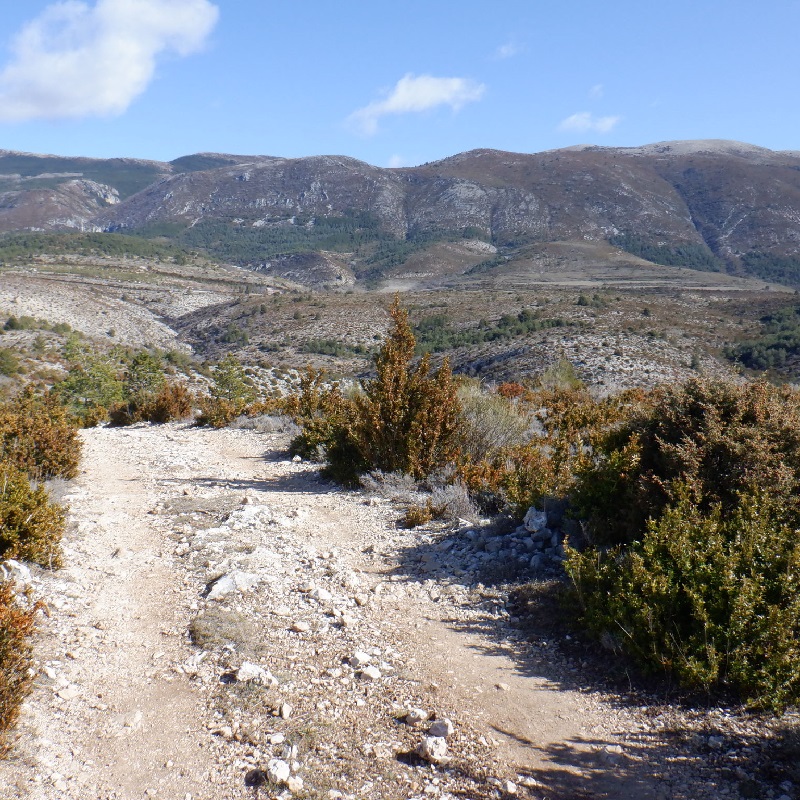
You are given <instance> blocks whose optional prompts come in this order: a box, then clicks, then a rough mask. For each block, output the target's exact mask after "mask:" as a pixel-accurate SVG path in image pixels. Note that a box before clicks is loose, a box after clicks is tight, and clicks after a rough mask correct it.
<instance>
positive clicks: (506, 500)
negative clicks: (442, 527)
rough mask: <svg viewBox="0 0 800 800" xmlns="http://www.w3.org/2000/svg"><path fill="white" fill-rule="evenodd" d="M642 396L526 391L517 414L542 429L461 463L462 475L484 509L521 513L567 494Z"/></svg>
mask: <svg viewBox="0 0 800 800" xmlns="http://www.w3.org/2000/svg"><path fill="white" fill-rule="evenodd" d="M643 398H644V395H643V393H642V392H639V391H630V392H625V393H622V394H620V395H617V396H615V397H610V398H605V399H603V400H595V399H594V398H593V397H592V396H591V395H590V394H589V393H588V392H587V391H586V390H585V389H582V388H574V387H573V388H561V387H556V388H553V389H549V390H545V389H540V390H538V391H535V392H527V393H526V395H525V396H524V397H523V398H521V400H520V401H518V402H519V403H520V405H519V406H517V409H518V410H517V413H518V414H522V413H523V411H524V413H526V414H527V415H528V417H529V418H530V419H531V420H532V421H533V422H534V423H535V424H536V426H538V430H535V431H534V433H533V435H532V437H531V438H530V439H529V440H528V441H527V442H524V443H521V444H506V445H503V446H500V447H497V448H496V449H490V450H488V451H487V455H486V456H485V457H484V458H483V459H481V460H479V461H474V462H467V463H464V464H462V466H461V468H460V473H461V476H462V478H463V479H464V481H465V482H466V484H467V486H468V487H469V489H470V492H471V493H472V495H473V496H474V497H475V498H476V499H477V500H478V501H479V502H480V504H481V505H482V506H483V507H484V508H486V509H487V510H490V511H500V510H503V509H508V510H509V511H510V512H511V513H512V514H513V515H515V516H518V517H519V516H522V515H523V514H524V513H525V511H527V509H528V508H530V507H531V506H532V505H538V504H540V503H541V502H542V501H543V500H544V499H545V498H547V497H562V498H563V497H567V496H568V495H570V494H571V493H572V492H573V489H574V487H575V481H576V474H577V473H579V472H581V470H583V469H585V465H586V464H590V463H592V453H593V451H594V448H595V447H596V445H597V442H598V441H600V440H602V439H603V437H604V436H605V435H606V433H607V431H608V430H609V429H614V427H615V426H616V425H617V424H618V423H619V421H620V420H621V419H624V418H626V417H627V416H628V415H629V414H630V413H631V409H632V408H635V407H637V406H638V405H639V404H640V403H642V402H643ZM525 409H526V410H525Z"/></svg>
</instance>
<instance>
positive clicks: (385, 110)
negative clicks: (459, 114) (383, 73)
mask: <svg viewBox="0 0 800 800" xmlns="http://www.w3.org/2000/svg"><path fill="white" fill-rule="evenodd" d="M485 91H486V87H485V86H484V85H483V84H482V83H477V82H476V81H472V80H469V79H468V78H434V77H433V76H432V75H418V76H415V75H412V74H410V73H409V74H408V75H405V76H404V77H402V78H400V80H399V81H398V82H397V84H396V85H395V87H394V89H392V90H391V92H389V93H388V95H387V97H386V98H385V99H384V100H376V101H375V102H374V103H370V104H369V105H368V106H364V108H359V109H358V110H357V111H354V112H353V113H352V114H351V115H350V116H349V117H348V122H350V124H351V125H353V126H354V127H355V128H356V130H358V131H360V132H361V133H363V134H365V135H367V136H371V135H373V134H375V133H377V131H378V120H380V118H381V117H383V116H386V115H387V114H408V113H416V112H420V111H428V110H429V109H431V108H436V107H438V106H450V108H452V109H453V111H458V110H459V109H461V108H462V107H463V106H465V105H466V104H467V103H474V102H475V101H476V100H480V99H481V97H483V95H484V92H485Z"/></svg>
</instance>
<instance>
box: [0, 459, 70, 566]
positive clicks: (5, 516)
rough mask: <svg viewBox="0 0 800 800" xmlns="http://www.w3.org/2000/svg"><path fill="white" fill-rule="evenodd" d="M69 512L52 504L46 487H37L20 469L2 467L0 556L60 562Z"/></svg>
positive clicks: (49, 564) (45, 564)
mask: <svg viewBox="0 0 800 800" xmlns="http://www.w3.org/2000/svg"><path fill="white" fill-rule="evenodd" d="M65 520H66V514H65V512H64V509H63V508H62V507H61V506H58V505H55V504H53V503H50V501H49V497H48V494H47V491H46V490H45V488H44V486H41V485H40V486H37V487H34V486H32V485H31V483H30V482H29V481H28V478H27V476H26V475H25V473H24V472H22V471H21V470H18V469H15V468H14V467H11V466H8V465H2V466H0V559H7V558H15V559H19V560H21V561H33V562H35V563H37V564H40V565H41V566H43V567H51V568H56V567H59V566H60V564H61V555H60V542H61V537H62V535H63V533H64V526H65Z"/></svg>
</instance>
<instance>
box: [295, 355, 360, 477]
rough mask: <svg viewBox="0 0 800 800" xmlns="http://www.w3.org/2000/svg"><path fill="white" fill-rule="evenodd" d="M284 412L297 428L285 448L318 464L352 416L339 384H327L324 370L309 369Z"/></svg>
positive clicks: (352, 412)
mask: <svg viewBox="0 0 800 800" xmlns="http://www.w3.org/2000/svg"><path fill="white" fill-rule="evenodd" d="M285 409H286V413H287V414H288V415H289V416H290V417H291V418H292V420H293V421H294V422H295V424H296V425H298V426H300V433H299V434H298V435H297V436H296V437H295V438H294V439H293V440H292V443H291V445H290V447H289V450H290V452H291V454H292V455H299V456H301V457H302V458H307V459H310V460H318V461H321V460H324V458H325V455H326V451H327V450H328V449H330V448H332V447H335V445H336V442H337V440H338V439H339V438H341V437H342V435H343V434H342V431H346V430H347V429H348V428H349V426H350V424H351V421H352V419H353V418H354V416H355V408H354V406H353V403H352V402H351V401H350V400H349V399H347V398H345V396H344V395H343V394H342V391H341V387H340V386H339V384H338V383H335V382H334V383H329V382H328V381H327V380H326V376H325V372H324V371H322V370H314V369H312V368H311V367H308V368H307V369H306V371H305V374H304V375H303V376H302V377H301V378H300V391H299V392H298V393H296V394H293V395H292V396H291V397H289V398H287V400H286V403H285ZM359 463H360V460H359Z"/></svg>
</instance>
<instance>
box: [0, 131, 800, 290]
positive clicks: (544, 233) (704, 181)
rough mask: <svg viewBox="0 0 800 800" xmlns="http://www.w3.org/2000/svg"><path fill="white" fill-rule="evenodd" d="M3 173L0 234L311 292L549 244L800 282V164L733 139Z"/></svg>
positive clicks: (5, 168) (76, 165)
mask: <svg viewBox="0 0 800 800" xmlns="http://www.w3.org/2000/svg"><path fill="white" fill-rule="evenodd" d="M0 173H2V174H0V230H6V231H9V230H31V229H37V230H64V229H78V230H83V229H90V230H102V231H117V232H125V233H136V234H139V235H145V236H150V237H155V236H160V237H167V238H169V239H171V240H172V241H174V242H177V243H179V244H182V245H184V246H186V247H189V248H196V249H200V250H205V251H207V252H210V253H211V254H212V255H214V256H216V257H217V258H220V259H223V260H226V261H229V262H231V263H238V264H246V265H248V266H254V267H257V268H260V269H264V270H267V271H271V272H272V273H273V274H276V275H282V276H285V277H291V278H292V279H294V280H296V279H297V278H298V277H299V278H300V282H304V277H307V280H305V282H307V283H310V284H315V285H316V284H320V283H326V282H327V283H333V284H336V283H340V284H341V283H349V282H352V281H353V280H357V279H359V280H375V279H386V278H387V277H389V276H391V274H392V270H393V269H395V268H396V267H397V266H398V265H403V264H405V263H407V262H408V261H409V260H410V259H412V258H413V257H416V258H417V260H418V261H421V262H422V263H421V265H420V267H419V269H420V270H421V271H422V272H425V271H426V270H427V271H428V272H431V273H433V274H434V275H439V274H441V273H442V272H443V271H444V272H449V273H453V272H455V273H456V274H461V275H463V274H467V273H469V272H470V271H471V270H475V269H476V268H477V269H481V270H492V269H497V268H500V269H501V270H502V268H503V267H504V266H506V265H507V264H508V263H509V262H515V261H520V260H522V261H525V260H526V259H527V260H528V261H533V262H537V263H538V261H539V260H541V254H540V253H539V252H538V251H537V248H541V247H542V246H543V245H545V244H547V243H554V242H560V243H564V242H565V243H571V244H572V245H573V246H574V247H573V250H574V252H579V251H578V250H577V249H576V248H578V246H579V245H580V246H581V247H584V248H585V246H586V245H587V244H590V245H597V249H596V250H593V251H591V254H590V255H588V256H582V258H584V260H587V262H589V261H592V260H595V261H598V260H599V261H603V260H605V259H607V257H608V256H607V252H608V250H609V248H608V245H609V244H610V245H612V247H611V248H610V249H611V250H612V251H613V252H616V253H619V251H620V250H622V251H625V252H626V253H628V254H630V255H631V256H632V257H639V258H642V259H644V260H646V261H649V262H654V263H659V264H664V265H670V266H685V267H691V268H695V269H702V270H711V271H723V272H724V271H727V272H733V273H736V274H743V275H753V276H757V277H762V278H766V279H770V280H777V281H780V282H783V283H789V284H798V283H800V156H798V154H797V153H796V152H774V151H771V150H767V149H765V148H760V147H755V146H753V145H747V144H742V143H737V142H725V141H715V140H710V141H697V142H665V143H660V144H654V145H647V146H644V147H635V148H604V147H594V146H588V145H587V146H578V147H571V148H566V149H562V150H553V151H548V152H544V153H536V154H522V153H506V152H501V151H497V150H474V151H471V152H468V153H462V154H459V155H456V156H452V157H450V158H446V159H444V160H442V161H438V162H434V163H430V164H425V165H422V166H419V167H413V168H404V169H381V168H378V167H374V166H370V165H369V164H365V163H363V162H361V161H358V160H356V159H353V158H348V157H344V156H316V157H311V158H299V159H285V158H274V157H266V156H235V155H222V154H199V155H195V156H187V157H184V158H180V159H176V160H175V161H173V162H171V163H169V164H160V163H154V162H143V161H133V160H126V159H117V160H109V161H92V160H89V159H60V158H56V157H38V156H27V155H21V154H15V153H8V152H5V151H0ZM442 242H451V243H453V244H454V245H455V246H457V247H462V251H459V253H458V254H457V257H455V258H454V259H452V258H451V259H450V262H452V263H450V262H448V259H446V258H445V259H443V258H442V257H441V254H440V253H437V252H434V247H435V246H437V245H440V244H441V243H442ZM475 242H482V243H484V249H481V248H476V247H474V244H473V243H475ZM465 243H466V244H472V249H469V248H466V249H463V245H464V244H465ZM604 253H606V255H604ZM309 254H314V256H315V257H314V258H313V259H310V260H309V259H308V255H309ZM298 255H301V256H303V257H304V259H305V260H303V259H302V258H301V259H300V260H299V261H298V259H297V256H298ZM444 262H447V263H444ZM307 273H308V274H307Z"/></svg>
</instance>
